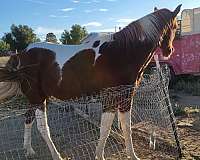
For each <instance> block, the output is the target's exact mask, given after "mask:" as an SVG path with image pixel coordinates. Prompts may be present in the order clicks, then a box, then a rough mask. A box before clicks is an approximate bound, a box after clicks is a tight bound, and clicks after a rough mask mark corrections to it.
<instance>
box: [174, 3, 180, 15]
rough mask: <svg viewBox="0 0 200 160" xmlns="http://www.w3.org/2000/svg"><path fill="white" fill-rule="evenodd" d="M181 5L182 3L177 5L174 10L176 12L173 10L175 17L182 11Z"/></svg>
mask: <svg viewBox="0 0 200 160" xmlns="http://www.w3.org/2000/svg"><path fill="white" fill-rule="evenodd" d="M181 6H182V4H180V5H178V6H177V7H176V9H175V10H174V12H173V15H174V17H176V16H177V14H178V13H179V12H180V10H181Z"/></svg>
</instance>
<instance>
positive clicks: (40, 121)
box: [35, 109, 62, 160]
mask: <svg viewBox="0 0 200 160" xmlns="http://www.w3.org/2000/svg"><path fill="white" fill-rule="evenodd" d="M35 117H36V121H37V128H38V130H39V132H40V133H41V135H42V137H43V139H44V140H45V142H46V144H47V145H48V147H49V150H50V152H51V155H52V158H53V160H62V158H61V156H60V153H59V152H58V151H57V149H56V147H55V145H54V143H53V141H52V139H51V136H50V131H49V126H48V123H47V114H46V111H41V110H40V109H37V110H36V111H35Z"/></svg>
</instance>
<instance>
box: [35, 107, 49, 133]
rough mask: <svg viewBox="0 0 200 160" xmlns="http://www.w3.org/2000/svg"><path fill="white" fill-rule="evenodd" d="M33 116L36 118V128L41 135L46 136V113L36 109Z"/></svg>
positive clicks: (47, 128)
mask: <svg viewBox="0 0 200 160" xmlns="http://www.w3.org/2000/svg"><path fill="white" fill-rule="evenodd" d="M35 116H36V121H37V128H38V131H39V132H40V133H41V134H42V135H43V136H45V135H47V134H48V130H49V127H48V124H47V117H46V113H45V112H44V111H42V110H40V109H37V110H36V111H35Z"/></svg>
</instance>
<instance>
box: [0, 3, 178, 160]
mask: <svg viewBox="0 0 200 160" xmlns="http://www.w3.org/2000/svg"><path fill="white" fill-rule="evenodd" d="M180 8H181V5H179V6H178V7H177V8H176V9H175V10H174V11H170V10H168V9H160V10H157V11H154V12H153V13H151V14H149V15H146V16H145V17H143V18H141V19H139V20H136V21H134V22H132V23H130V24H129V25H128V26H127V27H125V28H123V29H122V30H120V31H119V32H116V33H113V34H112V35H109V36H108V35H99V34H97V35H96V36H94V37H93V36H92V37H91V36H89V37H88V38H86V39H85V40H83V43H82V44H81V45H77V46H73V47H72V46H69V47H68V48H67V50H65V49H64V48H63V46H61V45H52V44H45V43H40V44H32V45H30V46H29V47H28V48H27V50H26V51H24V52H23V53H20V54H16V55H11V56H4V57H0V66H1V68H0V81H1V83H3V84H5V85H6V84H10V85H11V87H12V86H13V91H12V89H11V91H9V94H7V95H14V94H15V92H16V86H18V87H20V89H21V92H22V93H23V94H24V95H25V96H26V97H27V98H28V100H29V102H30V107H29V108H28V111H27V112H26V114H25V130H24V148H25V149H26V151H27V155H32V154H34V153H35V152H34V150H33V148H32V146H31V128H32V124H33V122H34V119H36V121H37V128H38V130H39V132H40V133H41V135H42V137H43V139H44V141H45V142H46V143H47V145H48V148H49V150H50V152H51V155H52V158H53V159H54V160H62V157H61V156H60V154H59V152H58V151H57V149H56V147H55V145H54V143H53V141H52V139H51V136H50V132H49V127H48V123H47V114H46V99H48V97H50V96H54V97H56V98H58V99H61V100H67V99H70V98H74V97H79V96H82V95H90V94H92V93H94V92H95V93H96V92H100V91H101V90H102V89H103V88H108V87H114V86H119V85H129V84H135V86H138V85H139V82H140V78H141V76H142V74H143V71H144V69H145V67H146V66H147V65H148V63H149V62H150V60H151V58H152V56H153V55H154V51H155V50H156V48H157V47H160V48H161V49H162V53H163V56H165V57H169V56H170V55H171V54H172V52H173V45H172V42H173V40H174V37H175V32H176V29H177V21H176V16H177V14H178V13H179V11H180ZM69 52H70V53H73V54H75V53H76V54H75V55H74V56H72V57H71V58H70V59H69V60H67V59H66V57H67V56H68V57H69V55H68V53H69ZM62 65H63V66H62ZM134 92H135V91H133V95H134ZM4 97H5V96H4ZM107 98H109V97H107ZM133 98H134V97H133ZM130 103H131V102H130ZM117 110H119V119H120V121H121V124H122V130H123V135H124V138H125V146H126V152H127V155H128V156H129V157H131V159H133V160H139V158H138V157H137V156H136V154H135V152H134V148H133V142H132V137H131V119H130V117H131V116H130V115H131V104H130V105H129V106H127V105H126V106H125V105H123V104H120V105H117V106H112V107H108V106H107V107H105V108H104V109H103V114H102V118H101V128H100V139H99V142H98V145H97V147H96V158H97V159H98V160H103V159H104V147H105V143H106V140H107V138H108V135H109V133H110V129H111V125H112V123H113V119H114V116H115V113H116V111H117Z"/></svg>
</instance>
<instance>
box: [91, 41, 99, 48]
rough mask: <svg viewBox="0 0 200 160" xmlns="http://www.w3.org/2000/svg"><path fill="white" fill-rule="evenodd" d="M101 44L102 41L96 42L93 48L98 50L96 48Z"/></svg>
mask: <svg viewBox="0 0 200 160" xmlns="http://www.w3.org/2000/svg"><path fill="white" fill-rule="evenodd" d="M99 44H100V40H98V41H95V42H94V43H93V45H92V47H93V48H96V47H98V46H99Z"/></svg>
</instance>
